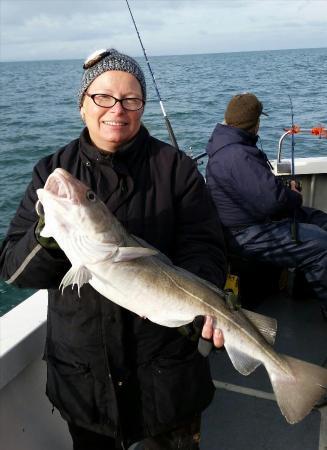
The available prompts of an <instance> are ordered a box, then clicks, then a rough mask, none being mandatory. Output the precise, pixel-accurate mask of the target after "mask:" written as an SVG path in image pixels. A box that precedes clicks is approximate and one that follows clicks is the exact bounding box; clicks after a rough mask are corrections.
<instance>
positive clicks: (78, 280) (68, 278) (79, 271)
mask: <svg viewBox="0 0 327 450" xmlns="http://www.w3.org/2000/svg"><path fill="white" fill-rule="evenodd" d="M91 278H92V274H91V272H90V271H89V269H87V268H86V267H85V266H79V267H71V268H70V269H69V270H68V272H67V273H66V275H65V276H64V278H63V279H62V280H61V283H60V286H59V289H62V290H64V289H65V287H67V286H69V285H70V284H71V285H72V289H73V288H74V286H75V285H77V289H78V296H79V297H80V289H81V287H82V286H83V284H85V283H88V282H89V281H90V279H91Z"/></svg>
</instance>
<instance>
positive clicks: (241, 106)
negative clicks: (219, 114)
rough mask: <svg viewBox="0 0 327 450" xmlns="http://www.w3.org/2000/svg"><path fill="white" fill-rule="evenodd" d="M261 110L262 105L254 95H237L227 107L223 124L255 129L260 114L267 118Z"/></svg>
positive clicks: (247, 93) (248, 93)
mask: <svg viewBox="0 0 327 450" xmlns="http://www.w3.org/2000/svg"><path fill="white" fill-rule="evenodd" d="M262 109H263V106H262V103H261V102H260V101H259V100H258V99H257V97H256V96H255V95H254V94H251V93H250V92H246V93H244V94H237V95H235V96H234V97H233V98H232V99H231V101H230V102H229V103H228V105H227V108H226V111H225V122H226V124H227V125H231V126H233V127H237V128H242V129H244V130H250V129H251V128H253V127H255V125H256V124H257V122H258V119H259V117H260V115H261V114H264V115H265V116H268V114H266V113H264V112H263V111H262Z"/></svg>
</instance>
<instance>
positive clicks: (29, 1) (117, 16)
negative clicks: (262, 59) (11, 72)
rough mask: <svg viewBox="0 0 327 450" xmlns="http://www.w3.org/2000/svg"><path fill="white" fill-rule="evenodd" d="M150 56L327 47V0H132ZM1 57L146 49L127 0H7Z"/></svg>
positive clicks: (0, 14) (2, 4) (0, 0)
mask: <svg viewBox="0 0 327 450" xmlns="http://www.w3.org/2000/svg"><path fill="white" fill-rule="evenodd" d="M129 3H130V6H131V9H132V12H133V14H134V18H135V21H136V24H137V26H138V28H139V32H140V35H141V38H142V41H143V44H144V46H145V48H146V51H147V54H148V56H151V55H172V54H189V53H220V52H234V51H251V50H271V49H286V48H311V47H312V48H315V47H327V0H228V1H227V0H226V1H225V0H147V1H146V0H129ZM0 8H1V11H0V29H1V31H0V33H1V35H0V60H2V61H12V60H41V59H66V58H72V59H75V58H78V59H84V58H85V57H86V56H87V55H88V54H90V53H91V52H92V51H94V50H96V49H100V48H108V47H116V48H117V49H118V50H120V51H123V52H125V53H129V54H130V55H133V56H140V55H142V50H141V47H140V44H139V41H138V39H137V35H136V32H135V30H134V27H133V23H132V20H131V17H130V15H129V12H128V9H127V5H126V2H125V0H105V1H96V0H95V1H92V0H88V1H83V0H82V1H80V0H39V1H35V0H0Z"/></svg>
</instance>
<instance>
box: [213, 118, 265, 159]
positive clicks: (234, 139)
mask: <svg viewBox="0 0 327 450" xmlns="http://www.w3.org/2000/svg"><path fill="white" fill-rule="evenodd" d="M257 141H258V136H256V135H254V134H253V133H249V132H248V131H245V130H242V129H240V128H235V127H231V126H229V125H222V124H220V123H218V124H217V125H216V128H215V129H214V130H213V133H212V135H211V137H210V139H209V142H208V144H207V147H206V152H207V154H208V155H209V156H212V155H214V154H215V153H216V152H218V151H219V150H221V149H222V148H224V147H226V145H231V144H233V145H235V144H241V145H248V146H250V147H254V146H255V145H256V143H257Z"/></svg>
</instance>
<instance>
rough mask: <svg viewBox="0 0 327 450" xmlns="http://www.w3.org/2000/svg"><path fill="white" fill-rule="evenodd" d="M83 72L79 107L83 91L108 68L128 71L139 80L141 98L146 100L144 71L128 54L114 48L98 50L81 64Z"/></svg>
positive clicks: (79, 92)
mask: <svg viewBox="0 0 327 450" xmlns="http://www.w3.org/2000/svg"><path fill="white" fill-rule="evenodd" d="M83 69H84V73H83V76H82V80H81V86H80V88H79V91H78V103H79V107H81V106H82V101H83V97H84V93H85V91H86V90H87V88H88V87H89V86H90V84H91V83H92V82H93V81H94V80H95V79H96V78H97V77H98V76H99V75H101V74H102V73H104V72H107V71H108V70H121V71H122V72H128V73H130V74H132V75H134V77H135V78H136V79H137V80H138V81H139V83H140V85H141V89H142V94H143V100H144V101H145V100H146V83H145V77H144V73H143V71H142V69H141V67H140V65H139V64H138V63H137V62H136V61H135V59H133V58H131V57H130V56H127V55H124V54H123V53H119V52H118V51H117V50H115V49H114V48H110V49H108V50H99V51H97V52H95V53H93V54H92V55H90V56H89V57H88V58H87V60H86V61H85V63H84V65H83Z"/></svg>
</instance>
